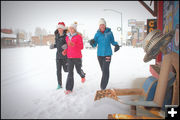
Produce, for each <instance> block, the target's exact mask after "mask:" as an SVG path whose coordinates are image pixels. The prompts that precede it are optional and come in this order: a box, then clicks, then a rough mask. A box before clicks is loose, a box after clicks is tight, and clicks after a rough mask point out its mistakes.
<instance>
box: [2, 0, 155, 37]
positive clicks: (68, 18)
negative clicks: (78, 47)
mask: <svg viewBox="0 0 180 120" xmlns="http://www.w3.org/2000/svg"><path fill="white" fill-rule="evenodd" d="M146 3H147V4H148V5H149V3H150V2H149V1H146ZM151 7H153V6H151ZM104 9H113V10H117V11H119V12H122V16H123V37H124V38H125V37H126V33H127V31H128V19H136V20H138V21H146V20H147V19H151V18H154V17H153V16H152V15H151V14H150V13H149V12H148V11H147V10H146V9H145V8H144V7H143V6H142V5H141V4H140V3H139V2H138V1H1V28H11V29H17V28H18V29H24V30H25V31H26V32H31V33H32V34H34V31H35V28H36V27H41V28H45V29H46V30H47V32H48V33H53V32H54V30H55V29H56V25H57V23H58V22H59V21H64V22H65V24H66V25H67V26H68V25H70V24H71V23H73V22H74V21H77V22H78V24H79V25H78V31H80V32H82V33H83V31H84V32H85V34H86V35H88V37H89V38H92V37H94V34H95V33H96V31H97V29H98V21H99V19H100V18H105V20H106V23H107V26H108V27H110V28H111V29H112V31H113V33H114V36H115V38H116V37H117V36H119V35H120V32H117V27H120V26H121V24H120V23H121V15H120V14H118V13H116V12H113V11H104Z"/></svg>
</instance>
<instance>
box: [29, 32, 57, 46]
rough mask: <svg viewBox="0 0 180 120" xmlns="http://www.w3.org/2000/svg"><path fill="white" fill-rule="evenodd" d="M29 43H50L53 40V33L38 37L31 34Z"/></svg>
mask: <svg viewBox="0 0 180 120" xmlns="http://www.w3.org/2000/svg"><path fill="white" fill-rule="evenodd" d="M31 40H32V41H31V43H32V44H34V45H50V44H52V43H54V42H55V36H54V35H53V34H49V35H45V36H42V39H40V37H39V36H32V37H31Z"/></svg>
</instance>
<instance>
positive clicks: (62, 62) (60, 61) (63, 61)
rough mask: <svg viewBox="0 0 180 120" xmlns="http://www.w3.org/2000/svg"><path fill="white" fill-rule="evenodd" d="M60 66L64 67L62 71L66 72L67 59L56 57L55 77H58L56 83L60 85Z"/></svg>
mask: <svg viewBox="0 0 180 120" xmlns="http://www.w3.org/2000/svg"><path fill="white" fill-rule="evenodd" d="M62 67H63V69H64V72H68V68H67V59H56V68H57V79H58V84H59V85H61V86H62V73H61V69H62Z"/></svg>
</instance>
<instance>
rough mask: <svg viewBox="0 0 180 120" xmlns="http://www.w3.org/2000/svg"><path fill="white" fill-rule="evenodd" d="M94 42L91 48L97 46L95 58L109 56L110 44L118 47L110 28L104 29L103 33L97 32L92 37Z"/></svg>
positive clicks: (110, 51)
mask: <svg viewBox="0 0 180 120" xmlns="http://www.w3.org/2000/svg"><path fill="white" fill-rule="evenodd" d="M94 41H95V43H94V44H93V45H92V47H96V46H97V44H98V50H97V56H111V55H112V49H111V44H112V45H114V46H115V45H118V43H117V42H115V41H114V36H113V33H112V32H111V29H110V28H106V30H105V31H104V33H102V32H100V30H98V31H97V33H96V34H95V36H94Z"/></svg>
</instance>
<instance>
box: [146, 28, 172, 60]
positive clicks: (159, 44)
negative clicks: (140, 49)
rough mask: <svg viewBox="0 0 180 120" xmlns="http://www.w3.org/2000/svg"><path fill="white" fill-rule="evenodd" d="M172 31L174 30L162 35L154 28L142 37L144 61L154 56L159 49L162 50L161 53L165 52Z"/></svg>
mask: <svg viewBox="0 0 180 120" xmlns="http://www.w3.org/2000/svg"><path fill="white" fill-rule="evenodd" d="M174 33H175V31H174V30H172V31H170V32H168V33H166V34H164V35H163V34H162V32H161V31H160V30H154V31H152V32H150V33H149V34H148V35H147V36H146V38H145V39H144V40H145V42H146V43H145V46H144V51H145V52H146V55H145V56H144V62H149V61H151V60H152V59H154V58H156V56H157V55H158V53H159V52H160V51H161V52H163V54H166V53H167V51H166V47H167V45H168V43H169V42H171V39H172V37H173V36H174Z"/></svg>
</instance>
